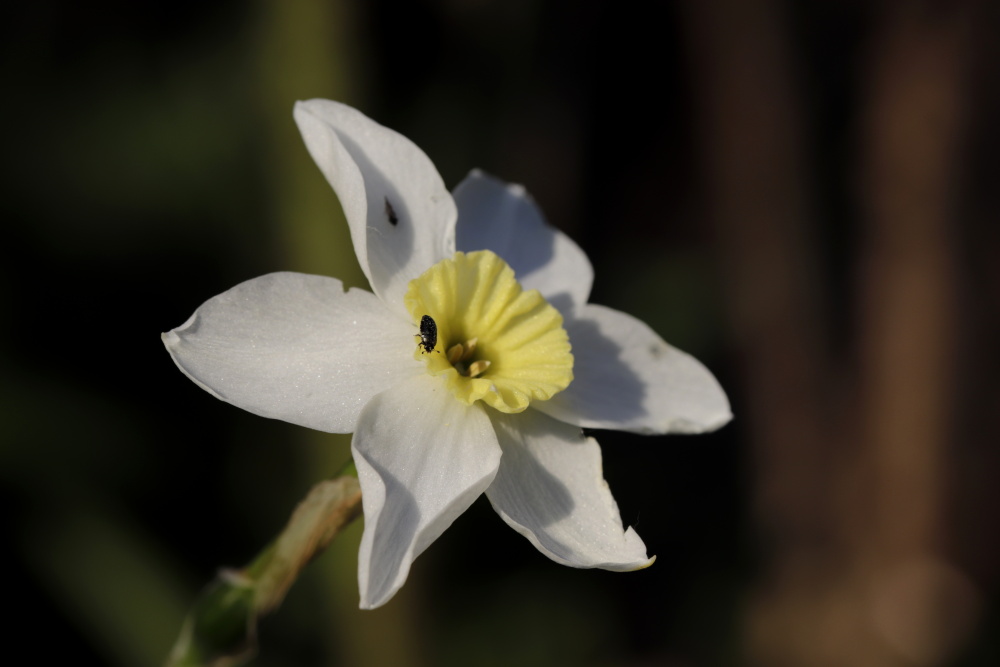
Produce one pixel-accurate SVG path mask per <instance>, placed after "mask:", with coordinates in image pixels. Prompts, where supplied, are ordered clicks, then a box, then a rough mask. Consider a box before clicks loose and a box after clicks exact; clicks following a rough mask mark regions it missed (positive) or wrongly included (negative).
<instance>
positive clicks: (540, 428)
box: [486, 410, 653, 572]
mask: <svg viewBox="0 0 1000 667" xmlns="http://www.w3.org/2000/svg"><path fill="white" fill-rule="evenodd" d="M491 414H492V416H493V424H494V426H495V427H496V432H497V438H498V439H499V441H500V447H501V448H502V449H503V457H502V458H501V459H500V470H499V471H498V472H497V476H496V479H494V480H493V484H491V485H490V488H488V489H487V490H486V495H487V497H488V498H489V499H490V502H491V503H493V508H494V509H496V511H497V513H498V514H499V515H500V516H501V517H503V520H504V521H506V522H507V523H508V524H509V525H510V526H511V528H513V529H514V530H516V531H517V532H519V533H521V534H522V535H524V536H525V537H527V538H528V540H530V541H531V543H532V544H534V545H535V546H536V547H537V548H538V550H539V551H541V552H542V553H543V554H545V555H546V556H548V557H549V558H551V559H552V560H554V561H556V562H557V563H562V564H563V565H570V566H572V567H598V568H602V569H605V570H615V571H619V572H621V571H628V570H637V569H639V568H643V567H647V566H649V565H651V564H652V563H653V559H652V558H648V557H647V556H646V545H645V544H643V542H642V540H641V539H640V538H639V536H638V535H637V534H636V532H635V531H634V530H632V528H628V529H627V530H623V529H622V520H621V516H620V515H619V514H618V505H617V504H615V500H614V498H612V497H611V491H610V490H609V489H608V485H607V483H606V482H605V481H604V476H603V473H602V472H601V448H600V447H599V446H598V445H597V441H596V440H594V439H593V438H586V437H584V436H583V434H582V433H581V432H580V429H578V428H576V427H574V426H570V425H569V424H564V423H562V422H560V421H556V420H555V419H552V418H551V417H547V416H546V415H543V414H541V413H539V412H536V411H534V410H527V411H525V412H523V413H521V414H517V415H501V414H499V413H491Z"/></svg>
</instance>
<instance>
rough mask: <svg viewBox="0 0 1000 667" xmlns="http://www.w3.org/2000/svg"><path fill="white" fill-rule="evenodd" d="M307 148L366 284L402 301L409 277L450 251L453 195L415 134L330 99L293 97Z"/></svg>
mask: <svg viewBox="0 0 1000 667" xmlns="http://www.w3.org/2000/svg"><path fill="white" fill-rule="evenodd" d="M295 121H296V122H297V123H298V125H299V131H300V132H301V133H302V138H303V139H304V140H305V142H306V147H307V148H308V149H309V154H310V155H312V157H313V159H314V160H315V161H316V164H317V165H319V168H320V170H321V171H322V172H323V175H324V176H326V180H327V181H329V182H330V185H332V186H333V189H334V190H335V191H336V193H337V197H339V198H340V203H341V205H342V206H343V207H344V214H345V216H346V217H347V222H348V224H349V225H350V228H351V239H352V240H353V241H354V251H355V252H356V253H357V255H358V261H359V262H360V263H361V268H362V270H364V272H365V275H366V276H367V277H368V281H369V282H370V283H371V286H372V289H373V290H374V291H375V293H376V294H378V295H379V297H381V299H382V300H383V301H385V302H386V303H388V304H389V305H390V307H392V308H397V309H402V308H403V294H404V293H405V292H406V286H407V284H408V283H409V282H410V280H412V279H413V278H416V277H417V276H419V275H420V274H421V273H423V272H424V271H425V270H426V269H427V268H428V267H430V266H431V265H432V264H435V263H436V262H438V261H440V260H441V259H444V258H445V257H451V256H452V255H453V254H454V252H455V218H456V216H457V212H456V209H455V202H454V200H453V199H452V198H451V195H450V194H449V193H448V191H447V190H446V189H445V187H444V183H443V182H442V181H441V176H440V175H438V172H437V169H435V168H434V164H433V163H432V162H431V161H430V159H429V158H428V157H427V156H426V155H425V154H424V152H423V151H421V150H420V149H419V148H417V147H416V146H415V145H414V144H413V142H411V141H410V140H409V139H407V138H406V137H404V136H403V135H401V134H398V133H397V132H394V131H393V130H390V129H389V128H387V127H383V126H381V125H379V124H378V123H376V122H375V121H373V120H371V119H370V118H368V117H366V116H365V115H363V114H362V113H361V112H360V111H357V110H356V109H352V108H351V107H349V106H346V105H344V104H340V103H338V102H332V101H330V100H309V101H308V102H298V103H297V104H296V105H295Z"/></svg>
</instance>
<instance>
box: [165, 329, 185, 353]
mask: <svg viewBox="0 0 1000 667" xmlns="http://www.w3.org/2000/svg"><path fill="white" fill-rule="evenodd" d="M160 340H162V341H163V344H164V345H166V346H167V349H170V348H172V347H176V346H177V344H178V343H180V342H181V337H180V336H178V335H177V329H171V330H170V331H164V332H163V333H161V334H160Z"/></svg>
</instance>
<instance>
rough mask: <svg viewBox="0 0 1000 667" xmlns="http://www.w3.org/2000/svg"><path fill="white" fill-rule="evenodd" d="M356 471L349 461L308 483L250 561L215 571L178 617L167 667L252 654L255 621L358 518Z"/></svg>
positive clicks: (203, 666) (233, 661)
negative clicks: (281, 526)
mask: <svg viewBox="0 0 1000 667" xmlns="http://www.w3.org/2000/svg"><path fill="white" fill-rule="evenodd" d="M356 475H357V472H356V471H355V470H354V466H353V462H351V463H349V464H348V466H347V467H346V468H345V469H344V470H342V471H341V476H339V477H336V478H334V479H332V480H325V481H322V482H320V483H319V484H317V485H316V486H314V487H313V488H312V490H311V491H310V492H309V495H307V496H306V498H305V499H304V500H303V501H302V502H301V503H299V505H298V507H296V508H295V511H294V512H293V513H292V516H291V518H290V519H289V521H288V525H287V526H285V529H284V530H283V531H282V532H281V534H280V535H279V536H278V537H277V539H275V540H274V542H272V543H271V544H269V545H268V546H267V547H266V548H265V549H264V550H263V551H261V552H260V554H258V555H257V557H256V558H255V559H254V560H253V561H252V562H250V564H248V565H247V566H246V567H244V568H243V569H241V570H232V569H228V568H224V569H222V570H220V571H219V574H218V576H216V578H215V579H214V580H213V581H212V582H211V583H210V584H209V585H208V586H207V587H206V588H205V590H204V591H203V592H202V594H201V597H199V599H198V600H197V602H195V604H194V606H193V607H192V609H191V611H190V612H189V613H188V615H187V618H186V619H185V620H184V624H183V625H182V626H181V632H180V636H179V637H178V638H177V641H176V643H175V644H174V648H173V650H172V651H171V652H170V657H169V658H167V662H166V664H167V667H182V666H183V667H196V666H197V667H208V666H212V667H221V666H223V665H238V664H241V663H243V662H245V661H246V660H248V659H249V658H250V657H251V656H252V655H253V654H254V652H255V650H256V629H257V620H258V619H259V618H261V617H263V616H264V615H265V614H268V613H270V612H272V611H274V610H275V609H277V607H278V606H279V605H280V604H281V601H282V600H283V599H284V598H285V594H286V593H287V592H288V590H289V589H290V588H291V587H292V584H293V583H295V580H296V578H297V577H298V575H299V573H300V572H301V571H302V569H303V568H304V567H305V566H306V565H307V564H308V563H309V562H310V561H311V560H312V559H313V558H315V557H316V556H318V555H319V554H320V553H322V552H323V550H324V549H326V547H327V545H329V544H330V542H331V541H332V540H333V538H334V537H336V536H337V535H338V534H339V533H340V531H341V530H342V529H343V528H344V527H345V526H347V525H349V524H350V523H351V522H352V521H353V520H354V519H356V518H358V517H359V516H361V487H360V485H359V484H358V479H357V476H356Z"/></svg>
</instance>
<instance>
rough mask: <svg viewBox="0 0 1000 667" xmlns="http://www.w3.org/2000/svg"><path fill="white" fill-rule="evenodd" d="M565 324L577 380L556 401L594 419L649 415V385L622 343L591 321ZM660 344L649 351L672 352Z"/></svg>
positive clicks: (632, 417)
mask: <svg viewBox="0 0 1000 667" xmlns="http://www.w3.org/2000/svg"><path fill="white" fill-rule="evenodd" d="M565 326H566V331H567V332H568V333H569V342H570V345H572V348H573V349H572V352H573V357H574V362H573V382H572V383H570V386H569V387H568V388H567V389H566V390H565V391H563V392H562V393H561V394H557V395H556V397H555V399H554V401H553V403H556V402H560V403H562V402H565V403H568V404H569V405H570V406H571V407H572V409H573V410H574V411H575V412H576V413H577V414H583V415H586V416H587V417H588V418H589V419H591V420H593V421H612V422H628V421H630V420H635V419H641V418H643V417H647V416H648V414H647V410H646V409H645V407H644V403H645V399H646V393H647V392H646V387H645V384H644V383H643V381H642V379H641V378H640V377H639V376H638V375H636V373H635V372H634V371H633V370H632V369H631V368H629V365H628V364H627V363H625V362H624V361H623V359H622V356H623V354H624V352H625V348H624V347H623V346H622V344H621V343H620V342H618V341H617V340H615V339H614V338H610V337H608V336H606V335H605V334H604V333H602V332H601V331H600V329H599V328H598V326H597V324H596V323H595V322H592V321H589V320H583V319H572V318H567V321H566V324H565ZM660 345H662V346H663V347H664V349H663V350H660V349H650V350H649V352H650V354H651V355H652V356H653V357H654V358H656V357H658V356H660V355H662V354H666V353H667V352H668V351H669V347H667V346H666V344H665V343H660ZM543 409H545V406H543ZM545 411H546V412H550V411H549V410H547V409H545ZM550 414H553V416H558V415H556V414H555V413H554V412H551V413H550Z"/></svg>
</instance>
